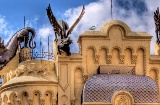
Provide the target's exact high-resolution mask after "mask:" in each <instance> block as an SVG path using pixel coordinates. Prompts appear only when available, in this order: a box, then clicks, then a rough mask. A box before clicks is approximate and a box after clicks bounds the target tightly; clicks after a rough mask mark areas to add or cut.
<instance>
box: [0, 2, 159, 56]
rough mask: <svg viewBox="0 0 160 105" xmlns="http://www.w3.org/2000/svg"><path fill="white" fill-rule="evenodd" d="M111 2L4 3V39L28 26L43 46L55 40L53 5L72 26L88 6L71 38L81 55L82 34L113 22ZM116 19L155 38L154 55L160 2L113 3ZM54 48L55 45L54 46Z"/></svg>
mask: <svg viewBox="0 0 160 105" xmlns="http://www.w3.org/2000/svg"><path fill="white" fill-rule="evenodd" d="M110 1H111V0H0V37H2V38H3V39H4V41H5V43H7V41H8V40H9V39H10V38H11V36H12V35H14V33H16V32H17V31H18V30H20V29H21V28H23V27H24V16H25V20H26V22H25V23H26V24H25V26H26V27H32V28H34V29H35V31H36V39H35V40H36V42H37V44H38V43H39V40H40V37H41V38H42V43H43V46H46V45H47V43H46V42H47V39H48V36H49V37H50V42H51V43H52V42H53V40H54V32H53V28H52V26H51V24H50V22H49V20H48V17H47V14H46V8H47V6H48V4H50V5H51V8H52V11H53V13H54V15H55V17H56V19H57V20H59V19H62V20H64V21H66V22H67V23H68V24H69V26H71V25H72V24H73V23H74V22H75V20H76V19H77V18H78V16H79V14H80V12H81V9H82V6H83V5H85V14H84V16H83V18H82V19H81V21H80V22H79V23H78V25H77V26H76V27H75V28H74V30H73V32H72V34H71V35H70V36H71V39H72V40H73V44H71V52H73V53H75V52H78V51H79V49H78V44H77V40H78V37H79V35H80V34H82V33H83V32H84V31H88V30H89V28H90V27H91V26H93V25H98V27H97V29H96V30H99V29H100V28H101V26H102V25H103V24H104V23H105V22H106V21H109V20H111V14H110V13H111V8H110V4H111V2H110ZM112 1H113V19H114V20H121V21H123V22H125V23H126V24H127V25H128V26H129V27H130V28H131V30H132V31H135V32H147V33H149V34H150V35H152V36H153V38H152V41H151V51H150V52H151V54H154V44H155V41H156V35H155V25H154V19H153V15H154V12H155V11H156V9H157V7H158V6H160V0H112ZM50 47H52V46H50Z"/></svg>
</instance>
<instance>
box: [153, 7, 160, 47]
mask: <svg viewBox="0 0 160 105" xmlns="http://www.w3.org/2000/svg"><path fill="white" fill-rule="evenodd" d="M154 21H155V26H156V29H155V32H156V36H157V44H158V45H160V13H159V8H157V10H156V12H154Z"/></svg>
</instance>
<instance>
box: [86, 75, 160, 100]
mask: <svg viewBox="0 0 160 105" xmlns="http://www.w3.org/2000/svg"><path fill="white" fill-rule="evenodd" d="M118 91H127V92H129V93H130V94H131V95H132V96H133V98H134V102H135V103H157V102H159V99H158V97H159V95H158V86H157V84H156V82H155V81H154V80H152V79H151V78H150V77H147V76H141V75H131V74H109V75H108V74H97V75H94V76H92V77H90V78H89V79H88V80H87V82H86V84H85V86H84V89H83V102H111V100H112V96H113V95H114V94H115V93H116V92H118Z"/></svg>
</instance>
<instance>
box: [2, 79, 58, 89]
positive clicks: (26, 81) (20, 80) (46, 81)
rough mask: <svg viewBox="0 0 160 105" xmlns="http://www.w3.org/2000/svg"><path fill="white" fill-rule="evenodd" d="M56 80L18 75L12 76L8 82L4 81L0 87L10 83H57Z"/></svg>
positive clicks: (10, 84)
mask: <svg viewBox="0 0 160 105" xmlns="http://www.w3.org/2000/svg"><path fill="white" fill-rule="evenodd" d="M57 82H58V81H57V80H56V79H54V80H48V79H45V78H42V77H34V76H20V77H14V78H12V79H11V80H9V81H8V82H6V83H5V84H4V85H3V86H2V88H4V87H7V86H12V85H20V84H23V85H24V84H33V83H34V84H43V83H48V84H49V83H57Z"/></svg>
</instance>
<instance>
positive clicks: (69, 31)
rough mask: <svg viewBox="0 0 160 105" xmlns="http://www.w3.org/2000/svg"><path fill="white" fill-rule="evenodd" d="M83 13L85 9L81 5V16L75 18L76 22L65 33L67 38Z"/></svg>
mask: <svg viewBox="0 0 160 105" xmlns="http://www.w3.org/2000/svg"><path fill="white" fill-rule="evenodd" d="M84 13H85V7H84V5H83V8H82V11H81V14H80V15H79V17H78V18H77V20H76V21H75V22H74V24H73V25H72V26H71V28H70V29H69V30H68V32H67V37H68V35H69V34H71V32H72V31H73V29H74V27H75V26H76V25H77V24H78V22H79V21H80V20H81V18H82V17H83V15H84Z"/></svg>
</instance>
